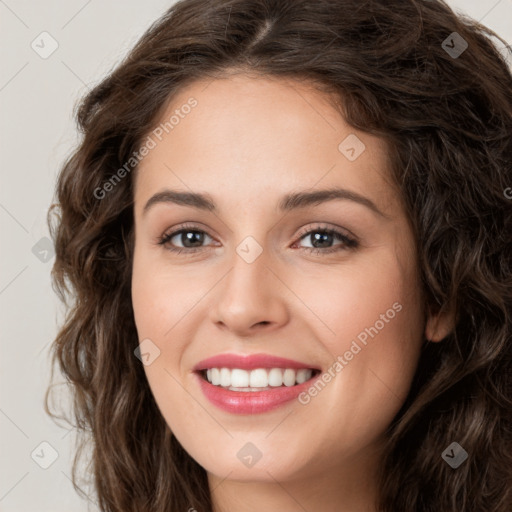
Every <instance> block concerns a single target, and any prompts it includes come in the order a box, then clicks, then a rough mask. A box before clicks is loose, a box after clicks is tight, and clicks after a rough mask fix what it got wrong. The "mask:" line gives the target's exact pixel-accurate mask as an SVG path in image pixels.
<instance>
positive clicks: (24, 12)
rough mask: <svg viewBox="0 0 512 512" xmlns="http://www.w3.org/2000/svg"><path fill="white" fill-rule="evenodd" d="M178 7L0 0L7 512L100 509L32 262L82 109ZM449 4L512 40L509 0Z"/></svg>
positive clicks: (51, 315) (0, 294) (0, 322)
mask: <svg viewBox="0 0 512 512" xmlns="http://www.w3.org/2000/svg"><path fill="white" fill-rule="evenodd" d="M173 3H174V2H172V1H164V0H146V1H145V2H144V4H143V3H142V2H135V1H133V0H132V1H118V2H115V1H113V0H103V1H101V2H100V1H98V0H89V1H87V0H72V1H64V0H53V1H45V2H35V1H32V2H30V1H28V0H5V1H4V0H0V44H1V48H2V51H1V56H2V57H1V66H0V112H1V116H0V141H1V142H0V143H1V179H2V182H1V185H2V186H1V189H0V242H1V252H0V258H1V259H0V329H1V331H0V332H1V351H2V353H1V359H0V379H1V380H0V382H1V387H0V450H1V452H0V453H1V455H0V511H1V512H32V511H33V512H70V511H71V510H73V511H77V512H78V511H86V510H97V508H96V507H95V505H94V504H93V503H90V502H89V503H88V502H87V501H85V500H82V499H81V498H80V497H79V496H78V495H77V494H76V493H75V491H74V489H73V487H72V484H71V480H70V477H71V460H72V455H73V450H72V448H73V443H74V440H75V436H74V431H68V430H67V429H66V428H65V427H64V428H59V427H58V426H56V425H55V424H54V423H53V422H52V421H51V420H50V419H49V418H48V417H47V416H46V414H45V413H44V411H43V408H42V404H43V397H44V391H45V390H46V387H47V385H48V382H49V377H50V374H49V347H50V343H51V341H52V340H53V339H54V338H55V335H56V333H57V326H58V324H59V323H60V322H61V321H62V319H63V309H62V307H61V305H60V303H59V302H58V299H57V298H56V296H55V294H54V293H53V291H52V288H51V284H50V269H51V265H52V264H53V261H54V258H53V257H52V253H51V251H50V252H46V253H45V247H44V246H42V247H41V248H40V249H39V250H35V252H36V253H37V255H36V254H35V253H34V252H33V247H34V246H35V245H36V244H37V243H41V242H39V241H40V240H41V239H42V238H44V237H49V233H48V229H47V226H46V212H47V209H48V207H49V205H50V204H51V202H52V201H53V192H54V185H55V180H56V175H57V172H58V170H59V168H60V166H61V164H62V162H63V160H64V159H65V157H66V156H67V155H68V154H69V152H70V150H71V149H72V147H73V145H74V144H75V142H76V141H77V140H78V136H77V132H76V128H75V123H74V120H73V118H72V114H73V108H74V106H75V104H76V102H77V100H78V99H79V98H80V97H82V96H83V95H84V94H85V93H86V92H87V90H88V89H90V88H91V87H92V86H94V85H95V84H96V83H98V82H99V81H100V80H101V78H102V77H104V76H105V75H106V73H108V71H109V70H110V69H111V68H112V67H113V66H114V65H115V64H116V63H118V62H119V60H120V59H121V58H122V57H123V56H124V55H125V54H126V53H127V51H128V50H129V48H131V47H132V46H133V44H134V43H135V42H136V41H137V39H138V38H139V37H140V35H142V33H143V31H144V30H145V29H146V28H147V27H149V25H150V24H151V23H152V22H153V21H154V20H156V19H157V18H158V17H159V16H160V15H161V14H162V13H163V12H164V11H165V10H167V9H168V8H169V7H170V6H171V5H172V4H173ZM449 4H450V5H451V6H452V7H453V8H454V9H455V10H456V11H461V12H464V13H466V14H468V15H470V16H471V17H472V18H474V19H476V20H480V21H481V22H482V23H484V24H485V25H487V26H489V27H490V28H492V29H493V30H495V31H496V32H497V33H498V34H499V35H500V36H502V37H503V38H504V39H505V40H506V41H507V43H508V44H510V43H512V0H451V1H450V2H449ZM44 31H46V32H48V33H49V34H51V36H52V37H53V38H54V39H55V40H56V41H57V43H58V48H57V50H56V51H55V52H54V53H53V54H51V55H50V56H49V57H48V58H46V59H43V58H41V57H40V55H39V54H38V53H36V51H35V50H33V49H32V47H31V44H32V42H33V41H34V40H35V41H36V43H37V44H39V47H40V50H39V51H40V52H42V51H44V50H45V49H46V50H48V49H49V48H50V40H49V39H48V38H46V39H45V40H44V41H45V42H44V43H41V42H40V41H41V38H40V37H39V35H40V34H41V33H42V32H44ZM447 36H448V34H447ZM43 37H44V36H43ZM43 44H44V48H43ZM497 46H498V47H500V46H503V45H499V44H497ZM41 258H42V259H43V261H41ZM48 258H49V259H48ZM45 259H47V261H44V260H45ZM57 380H58V381H62V378H60V379H57ZM42 442H46V443H49V444H50V445H51V446H52V447H53V448H54V449H55V450H56V453H57V454H58V456H57V458H56V460H55V461H54V462H53V464H51V465H50V466H49V467H48V469H43V468H42V467H40V464H43V465H44V464H45V463H46V464H48V463H49V462H51V460H52V459H51V456H52V451H51V449H50V448H48V446H47V445H42V446H41V443H42ZM36 461H37V462H36ZM84 489H86V486H84Z"/></svg>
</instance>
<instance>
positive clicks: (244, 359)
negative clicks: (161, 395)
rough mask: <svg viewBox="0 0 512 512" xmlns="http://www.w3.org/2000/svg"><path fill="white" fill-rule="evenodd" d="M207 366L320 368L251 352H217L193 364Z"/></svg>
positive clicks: (199, 368)
mask: <svg viewBox="0 0 512 512" xmlns="http://www.w3.org/2000/svg"><path fill="white" fill-rule="evenodd" d="M208 368H240V369H243V370H254V369H255V368H284V369H285V368H295V369H297V370H300V369H301V368H311V369H314V370H319V369H320V368H318V367H315V366H311V365H310V364H308V363H301V362H300V361H294V360H293V359H285V358H282V357H276V356H272V355H270V354H251V355H248V356H243V355H238V354H219V355H217V356H213V357H209V358H208V359H204V360H203V361H200V362H199V363H197V364H196V365H195V366H194V371H200V370H206V369H208Z"/></svg>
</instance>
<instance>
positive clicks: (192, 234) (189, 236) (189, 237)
mask: <svg viewBox="0 0 512 512" xmlns="http://www.w3.org/2000/svg"><path fill="white" fill-rule="evenodd" d="M183 235H186V237H185V239H186V241H187V242H194V241H195V242H198V243H199V245H201V243H202V241H203V234H202V233H199V232H198V231H187V232H186V233H183ZM194 239H195V240H194ZM182 242H183V240H182ZM183 245H184V246H185V247H187V244H186V243H184V244H183Z"/></svg>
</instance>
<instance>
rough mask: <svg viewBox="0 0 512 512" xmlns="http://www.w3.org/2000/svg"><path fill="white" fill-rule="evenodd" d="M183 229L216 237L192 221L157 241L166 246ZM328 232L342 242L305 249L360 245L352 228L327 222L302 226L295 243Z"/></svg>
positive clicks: (322, 250) (176, 250)
mask: <svg viewBox="0 0 512 512" xmlns="http://www.w3.org/2000/svg"><path fill="white" fill-rule="evenodd" d="M183 231H197V232H201V233H204V234H205V235H206V236H208V237H210V238H211V239H213V240H215V237H213V236H212V235H210V234H209V232H208V230H207V229H206V228H204V227H202V226H200V225H199V224H198V223H192V222H184V223H182V224H179V225H178V226H176V227H175V228H173V229H172V230H169V231H165V232H164V233H163V235H161V236H159V237H157V240H156V243H157V244H158V245H162V246H164V248H166V247H165V246H166V244H167V243H168V242H169V241H170V240H171V239H172V238H174V237H175V236H177V235H179V234H181V233H182V232H183ZM316 231H318V232H322V231H324V232H326V233H328V234H330V235H332V236H334V237H338V239H341V240H342V242H343V243H342V244H340V245H339V246H336V245H335V246H333V247H328V248H316V247H302V249H303V250H305V251H306V252H317V253H323V254H325V255H327V254H329V253H333V252H338V251H341V250H347V249H352V248H356V247H358V246H359V245H360V241H359V239H358V237H356V236H355V235H353V234H352V233H351V231H350V230H348V229H346V228H342V227H339V226H335V227H333V226H331V225H329V224H326V223H317V224H316V225H313V226H311V225H309V226H305V227H304V228H302V229H301V230H300V231H299V233H298V234H297V235H295V237H294V242H293V245H296V244H297V243H299V242H300V241H301V240H302V239H303V238H304V237H305V236H307V235H310V234H311V233H313V232H316ZM166 249H167V250H168V251H171V252H174V253H177V254H179V253H182V252H184V253H189V254H190V253H194V252H198V251H201V250H204V249H208V246H202V247H184V248H182V247H178V248H166Z"/></svg>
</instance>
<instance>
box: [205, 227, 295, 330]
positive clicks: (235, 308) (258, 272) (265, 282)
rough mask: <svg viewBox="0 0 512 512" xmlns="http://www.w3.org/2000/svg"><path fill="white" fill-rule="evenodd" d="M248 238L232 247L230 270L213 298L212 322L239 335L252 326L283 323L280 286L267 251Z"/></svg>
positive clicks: (250, 237)
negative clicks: (218, 323) (219, 323)
mask: <svg viewBox="0 0 512 512" xmlns="http://www.w3.org/2000/svg"><path fill="white" fill-rule="evenodd" d="M264 243H265V242H264V241H262V243H260V242H259V241H258V240H256V238H255V237H254V236H252V235H248V236H245V237H244V238H242V240H241V241H240V242H239V243H238V244H237V245H236V246H234V251H233V254H232V258H231V260H230V270H229V272H228V273H227V275H226V276H225V279H224V283H223V284H222V285H221V287H220V289H219V293H218V294H217V295H216V299H215V306H214V319H213V320H214V321H215V322H221V323H222V324H224V325H225V326H226V327H228V328H231V329H233V330H234V331H237V332H238V334H243V333H244V332H245V331H248V330H249V329H250V328H251V327H253V326H254V325H256V324H262V323H265V324H268V323H270V324H277V323H281V322H283V321H284V319H285V317H286V308H285V306H284V303H283V301H282V300H281V299H282V293H283V290H282V284H281V283H280V281H279V280H278V279H276V278H275V275H274V273H273V272H272V271H271V267H272V262H271V261H270V260H271V258H270V257H269V256H270V251H269V250H268V248H265V247H264V246H263V244H264Z"/></svg>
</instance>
